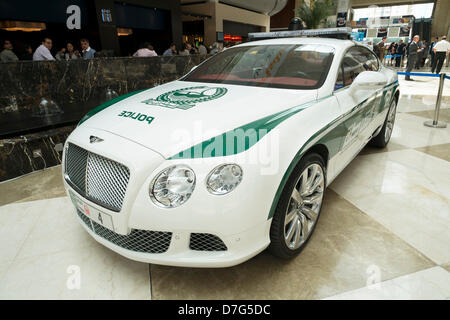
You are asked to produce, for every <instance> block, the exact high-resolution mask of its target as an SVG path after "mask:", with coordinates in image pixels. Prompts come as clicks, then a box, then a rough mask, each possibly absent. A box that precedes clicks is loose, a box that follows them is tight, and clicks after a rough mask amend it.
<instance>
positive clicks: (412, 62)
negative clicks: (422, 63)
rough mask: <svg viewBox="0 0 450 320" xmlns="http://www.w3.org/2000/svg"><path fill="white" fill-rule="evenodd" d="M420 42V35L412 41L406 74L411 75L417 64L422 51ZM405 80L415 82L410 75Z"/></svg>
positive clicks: (409, 47)
mask: <svg viewBox="0 0 450 320" xmlns="http://www.w3.org/2000/svg"><path fill="white" fill-rule="evenodd" d="M419 40H420V37H419V35H415V36H414V38H413V41H411V43H410V44H409V46H408V64H407V66H406V73H410V72H411V71H412V69H413V68H414V67H415V66H416V64H417V57H418V54H419V53H420V51H421V50H422V49H420V48H419ZM405 80H407V81H414V80H413V79H411V77H410V76H409V75H407V76H405Z"/></svg>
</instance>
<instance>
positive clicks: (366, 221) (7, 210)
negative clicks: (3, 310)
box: [0, 78, 450, 299]
mask: <svg viewBox="0 0 450 320" xmlns="http://www.w3.org/2000/svg"><path fill="white" fill-rule="evenodd" d="M416 79H417V78H416ZM400 86H401V91H402V96H401V100H400V103H399V106H398V114H397V121H396V124H395V130H394V132H393V136H392V140H391V143H390V144H389V146H388V147H387V148H385V149H382V150H378V149H374V148H370V147H367V148H365V149H364V150H363V151H362V152H361V153H360V155H359V156H358V157H357V158H356V159H355V160H354V161H353V162H352V163H351V164H350V165H349V166H348V167H347V168H346V169H345V170H344V172H343V173H342V174H341V175H340V176H339V177H338V178H337V179H336V180H335V181H334V182H333V183H332V184H331V186H330V187H329V188H328V190H327V195H326V199H325V203H324V207H323V211H322V215H321V219H320V222H319V224H318V226H317V229H316V231H315V233H314V235H313V236H312V238H311V241H310V242H309V244H308V246H307V247H306V248H305V250H303V252H302V253H301V255H299V256H298V257H297V258H296V259H294V260H291V261H280V260H278V259H276V258H274V257H272V256H271V255H269V254H268V253H265V252H263V253H262V254H260V255H258V256H257V257H255V258H253V259H251V260H250V261H248V262H246V263H243V264H241V265H238V266H235V267H232V268H225V269H193V268H175V267H166V266H157V265H148V264H144V263H139V262H134V261H131V260H127V259H125V258H123V257H121V256H119V255H117V254H115V253H113V252H111V251H110V250H108V249H106V248H104V247H103V246H101V245H100V244H98V243H96V242H95V241H94V240H93V239H91V238H90V236H88V235H87V234H86V232H84V230H83V229H82V227H81V226H80V225H79V224H78V222H77V220H76V218H75V217H74V214H73V213H72V207H71V202H70V200H69V199H68V198H67V197H65V194H64V191H63V188H62V183H61V179H62V178H61V167H60V166H58V167H54V168H49V169H46V170H44V171H40V172H36V173H34V174H30V175H27V176H24V177H21V178H18V179H15V180H11V181H7V182H4V183H0V252H1V255H0V299H450V249H449V248H450V125H449V127H447V128H446V129H432V128H428V127H425V126H423V122H424V121H425V120H426V119H429V118H430V117H431V116H432V114H433V112H432V110H433V108H434V102H435V94H436V91H437V89H436V88H437V87H436V86H437V81H436V79H430V78H423V79H417V81H415V82H404V81H403V80H400ZM444 94H445V95H446V96H445V97H444V99H443V104H442V112H441V116H442V117H441V119H442V120H444V121H447V122H449V121H450V119H449V112H450V81H448V82H447V85H446V88H445V91H444ZM78 275H79V278H75V276H78ZM74 279H80V282H79V283H77V282H76V281H74Z"/></svg>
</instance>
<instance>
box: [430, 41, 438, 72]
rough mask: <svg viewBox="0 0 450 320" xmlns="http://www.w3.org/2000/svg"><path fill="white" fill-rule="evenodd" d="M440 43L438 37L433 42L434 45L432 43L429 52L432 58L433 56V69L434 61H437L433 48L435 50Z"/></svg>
mask: <svg viewBox="0 0 450 320" xmlns="http://www.w3.org/2000/svg"><path fill="white" fill-rule="evenodd" d="M438 42H439V37H436V38H435V39H434V41H433V42H432V43H430V52H429V54H430V56H431V67H432V68H433V64H434V59H435V57H436V54H435V53H434V50H433V48H434V46H435V45H436V43H438Z"/></svg>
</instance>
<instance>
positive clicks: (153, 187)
mask: <svg viewBox="0 0 450 320" xmlns="http://www.w3.org/2000/svg"><path fill="white" fill-rule="evenodd" d="M241 181H242V168H241V167H240V166H238V165H237V164H223V165H220V166H217V167H216V168H214V169H213V170H212V171H211V172H210V173H209V174H208V177H207V179H206V188H207V189H208V191H209V192H211V193H212V194H216V195H223V194H227V193H229V192H231V191H233V190H234V189H235V188H236V187H237V186H238V185H239V183H240V182H241ZM194 189H195V173H194V171H193V170H192V169H191V168H189V167H187V166H184V165H175V166H171V167H168V168H166V169H164V170H163V171H161V172H160V173H159V174H158V175H157V176H156V177H155V178H154V179H153V181H152V183H151V184H150V190H149V191H150V198H151V199H152V200H153V202H154V203H155V204H157V205H158V206H161V207H165V208H175V207H178V206H180V205H182V204H183V203H185V202H186V201H187V200H189V198H190V197H191V195H192V193H193V192H194Z"/></svg>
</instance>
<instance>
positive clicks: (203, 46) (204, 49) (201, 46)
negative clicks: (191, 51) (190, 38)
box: [198, 42, 208, 54]
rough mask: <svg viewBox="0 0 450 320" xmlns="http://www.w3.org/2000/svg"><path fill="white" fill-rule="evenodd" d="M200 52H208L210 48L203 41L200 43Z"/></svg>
mask: <svg viewBox="0 0 450 320" xmlns="http://www.w3.org/2000/svg"><path fill="white" fill-rule="evenodd" d="M198 53H199V54H208V49H206V47H205V45H204V44H203V42H200V44H199V45H198Z"/></svg>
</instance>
